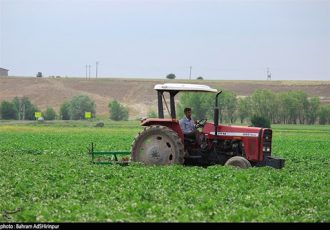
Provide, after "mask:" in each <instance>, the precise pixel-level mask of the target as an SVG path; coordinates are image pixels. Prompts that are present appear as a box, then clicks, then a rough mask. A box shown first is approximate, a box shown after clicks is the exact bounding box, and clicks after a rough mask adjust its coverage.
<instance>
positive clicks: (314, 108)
mask: <svg viewBox="0 0 330 230" xmlns="http://www.w3.org/2000/svg"><path fill="white" fill-rule="evenodd" d="M319 109H320V98H319V97H312V98H311V99H309V103H308V109H307V111H306V113H307V124H309V125H312V124H314V123H315V122H316V119H317V115H318V113H319Z"/></svg>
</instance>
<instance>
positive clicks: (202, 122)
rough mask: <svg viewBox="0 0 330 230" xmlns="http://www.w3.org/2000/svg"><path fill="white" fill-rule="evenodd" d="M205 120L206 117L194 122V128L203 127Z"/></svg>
mask: <svg viewBox="0 0 330 230" xmlns="http://www.w3.org/2000/svg"><path fill="white" fill-rule="evenodd" d="M206 121H207V119H206V118H204V119H201V120H199V121H197V123H196V125H195V127H196V129H198V128H203V127H204V125H205V123H206Z"/></svg>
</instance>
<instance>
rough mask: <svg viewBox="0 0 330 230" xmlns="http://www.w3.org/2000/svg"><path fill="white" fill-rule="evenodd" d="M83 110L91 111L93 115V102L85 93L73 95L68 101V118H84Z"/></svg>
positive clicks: (93, 115)
mask: <svg viewBox="0 0 330 230" xmlns="http://www.w3.org/2000/svg"><path fill="white" fill-rule="evenodd" d="M85 112H91V113H92V117H95V103H94V101H92V100H91V99H90V98H89V97H88V96H86V95H79V96H75V97H73V98H72V99H71V101H70V108H69V113H70V119H71V120H79V119H85Z"/></svg>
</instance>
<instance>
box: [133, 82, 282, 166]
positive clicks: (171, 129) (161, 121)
mask: <svg viewBox="0 0 330 230" xmlns="http://www.w3.org/2000/svg"><path fill="white" fill-rule="evenodd" d="M154 89H155V90H157V93H158V118H147V119H144V120H142V121H141V125H142V126H145V128H144V130H143V131H142V132H140V133H139V134H138V135H137V136H136V137H135V138H134V141H133V143H132V149H131V157H132V160H133V161H137V162H142V163H145V164H149V165H166V164H186V165H201V166H209V165H215V164H221V165H232V166H236V167H240V168H249V167H251V166H271V167H274V168H278V169H280V168H282V167H283V166H284V159H280V158H275V157H272V154H271V153H272V130H271V129H269V128H258V127H244V126H230V125H229V126H228V125H221V124H220V125H219V123H218V121H219V107H218V96H219V95H220V93H221V91H220V92H218V91H217V90H216V89H212V88H210V87H208V86H205V85H196V84H172V83H167V84H158V85H156V86H155V87H154ZM180 91H184V92H211V93H216V96H215V108H214V123H211V122H207V121H206V119H203V120H200V121H198V122H197V125H196V127H197V128H202V131H201V132H199V137H198V138H197V139H196V140H194V139H191V138H185V137H184V134H183V132H182V130H181V128H180V125H179V121H178V120H177V119H176V112H175V101H174V97H175V95H176V94H177V93H178V92H180ZM165 92H167V93H169V96H170V109H169V108H168V106H167V102H166V100H165V96H164V93H165ZM163 101H164V103H165V107H166V108H167V110H168V112H169V114H170V116H171V118H164V109H163V104H164V103H163Z"/></svg>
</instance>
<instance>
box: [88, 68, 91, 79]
mask: <svg viewBox="0 0 330 230" xmlns="http://www.w3.org/2000/svg"><path fill="white" fill-rule="evenodd" d="M88 79H89V80H90V79H91V65H88Z"/></svg>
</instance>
